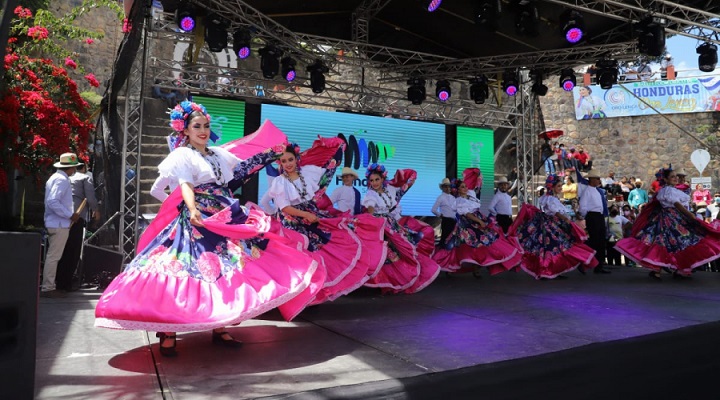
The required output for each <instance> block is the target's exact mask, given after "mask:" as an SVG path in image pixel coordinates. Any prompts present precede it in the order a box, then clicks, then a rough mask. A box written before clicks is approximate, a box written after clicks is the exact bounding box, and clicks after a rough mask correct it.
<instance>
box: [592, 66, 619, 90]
mask: <svg viewBox="0 0 720 400" xmlns="http://www.w3.org/2000/svg"><path fill="white" fill-rule="evenodd" d="M595 67H596V68H597V71H596V72H595V77H596V78H597V82H598V84H599V85H600V87H601V88H603V89H610V88H612V87H613V85H615V84H616V83H617V81H618V62H617V60H611V59H604V60H598V61H597V62H596V63H595Z"/></svg>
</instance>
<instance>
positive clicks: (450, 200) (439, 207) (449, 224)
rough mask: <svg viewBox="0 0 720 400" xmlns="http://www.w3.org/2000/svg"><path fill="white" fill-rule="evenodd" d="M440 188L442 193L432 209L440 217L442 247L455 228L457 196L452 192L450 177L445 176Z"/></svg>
mask: <svg viewBox="0 0 720 400" xmlns="http://www.w3.org/2000/svg"><path fill="white" fill-rule="evenodd" d="M440 190H442V193H441V194H440V196H438V198H437V200H435V204H433V206H432V209H431V210H430V211H431V212H432V213H433V214H435V215H436V216H438V217H440V247H443V246H445V240H446V239H447V237H448V235H450V232H452V230H453V229H454V228H455V196H453V195H452V194H451V193H450V179H448V178H443V180H442V182H440Z"/></svg>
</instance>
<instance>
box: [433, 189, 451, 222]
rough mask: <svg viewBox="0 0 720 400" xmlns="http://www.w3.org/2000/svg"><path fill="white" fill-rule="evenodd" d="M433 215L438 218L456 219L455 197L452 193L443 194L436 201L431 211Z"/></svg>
mask: <svg viewBox="0 0 720 400" xmlns="http://www.w3.org/2000/svg"><path fill="white" fill-rule="evenodd" d="M430 211H431V212H432V213H433V214H435V215H436V216H438V217H441V216H442V217H445V218H453V219H454V218H455V196H453V195H451V194H450V193H445V192H443V193H442V194H441V195H440V196H438V198H437V200H435V204H433V206H432V209H431V210H430Z"/></svg>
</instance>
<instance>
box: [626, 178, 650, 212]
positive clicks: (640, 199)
mask: <svg viewBox="0 0 720 400" xmlns="http://www.w3.org/2000/svg"><path fill="white" fill-rule="evenodd" d="M642 186H643V182H642V181H641V180H640V179H635V189H633V190H631V191H630V194H629V195H628V204H630V207H632V208H634V209H635V210H640V209H641V208H642V207H643V205H644V204H646V203H647V202H648V201H649V197H648V193H647V191H646V190H645V189H643V188H642Z"/></svg>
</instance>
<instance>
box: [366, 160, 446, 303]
mask: <svg viewBox="0 0 720 400" xmlns="http://www.w3.org/2000/svg"><path fill="white" fill-rule="evenodd" d="M365 176H366V177H367V180H368V191H367V193H366V194H365V197H364V198H363V206H365V207H367V210H368V213H370V214H372V215H375V216H378V217H382V218H383V219H385V221H386V224H385V238H386V240H387V241H388V247H389V248H388V253H387V258H386V259H385V265H383V268H382V271H380V273H379V274H378V275H377V276H376V277H374V278H373V279H371V280H369V281H368V282H367V283H366V284H365V286H369V287H378V288H382V289H383V291H387V292H394V293H400V292H403V293H415V292H418V291H420V290H422V289H423V288H425V287H426V286H427V285H429V284H430V283H431V282H432V281H433V280H435V278H436V277H437V275H438V273H439V272H440V266H439V265H438V264H437V263H436V262H435V261H433V259H432V258H430V257H431V256H432V254H433V251H434V249H435V232H434V230H433V228H432V227H431V226H430V225H427V224H425V223H423V222H420V221H418V220H416V219H414V218H411V217H401V215H400V214H401V213H402V207H401V206H400V199H401V198H402V197H403V196H404V195H405V193H407V191H408V189H410V187H412V185H413V184H414V183H415V179H416V177H417V172H415V171H413V170H411V169H400V170H397V171H396V172H395V177H394V178H393V180H391V181H387V180H386V179H387V171H386V170H385V166H384V165H382V164H370V166H368V168H367V171H366V172H365Z"/></svg>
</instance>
